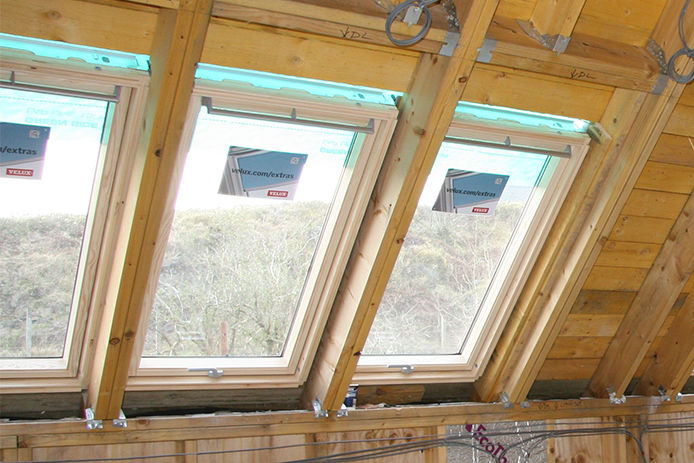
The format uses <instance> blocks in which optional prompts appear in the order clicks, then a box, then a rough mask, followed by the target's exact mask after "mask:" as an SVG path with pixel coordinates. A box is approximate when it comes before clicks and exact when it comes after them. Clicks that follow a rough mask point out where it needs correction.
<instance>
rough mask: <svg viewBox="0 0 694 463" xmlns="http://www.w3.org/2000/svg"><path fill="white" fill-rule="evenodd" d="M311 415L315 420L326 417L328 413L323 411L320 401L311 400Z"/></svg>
mask: <svg viewBox="0 0 694 463" xmlns="http://www.w3.org/2000/svg"><path fill="white" fill-rule="evenodd" d="M313 415H314V416H315V417H316V418H327V417H328V411H327V410H324V409H323V404H322V403H321V401H320V399H314V400H313Z"/></svg>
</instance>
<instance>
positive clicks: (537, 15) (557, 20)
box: [530, 0, 585, 37]
mask: <svg viewBox="0 0 694 463" xmlns="http://www.w3.org/2000/svg"><path fill="white" fill-rule="evenodd" d="M584 3H585V0H572V1H564V2H557V1H556V0H538V1H537V3H535V9H534V10H533V14H532V16H531V17H530V22H531V23H532V25H533V26H534V27H535V29H537V31H538V32H539V33H540V34H543V35H545V34H546V35H555V34H559V35H562V36H564V37H570V36H571V33H572V32H573V30H574V27H576V22H577V21H578V17H579V16H580V15H581V10H582V9H583V4H584Z"/></svg>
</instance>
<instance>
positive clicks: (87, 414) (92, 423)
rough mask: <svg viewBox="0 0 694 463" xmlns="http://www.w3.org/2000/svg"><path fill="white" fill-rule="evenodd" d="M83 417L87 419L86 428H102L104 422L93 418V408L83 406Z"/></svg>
mask: <svg viewBox="0 0 694 463" xmlns="http://www.w3.org/2000/svg"><path fill="white" fill-rule="evenodd" d="M84 418H85V419H86V420H87V423H86V425H87V429H88V430H90V431H91V430H92V429H104V422H103V421H102V420H95V419H94V409H93V408H85V409H84Z"/></svg>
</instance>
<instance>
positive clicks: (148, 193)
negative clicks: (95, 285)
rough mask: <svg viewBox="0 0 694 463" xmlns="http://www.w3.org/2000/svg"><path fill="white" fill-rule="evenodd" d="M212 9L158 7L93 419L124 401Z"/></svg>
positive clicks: (99, 355) (202, 4)
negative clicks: (148, 82)
mask: <svg viewBox="0 0 694 463" xmlns="http://www.w3.org/2000/svg"><path fill="white" fill-rule="evenodd" d="M211 8H212V1H211V0H191V1H189V2H186V3H185V4H184V5H182V8H181V9H179V10H162V11H160V13H159V21H158V25H157V33H156V39H155V44H154V45H155V46H154V49H153V52H152V80H151V86H150V94H149V95H148V100H147V103H146V107H145V115H146V116H145V118H146V119H145V124H144V133H143V134H142V135H141V143H142V147H141V148H140V149H139V151H140V152H139V153H138V161H136V166H135V167H134V170H135V172H138V173H139V172H141V177H140V178H141V179H142V180H141V183H139V184H138V183H137V182H134V183H133V184H132V185H131V189H132V195H131V196H130V201H129V202H127V203H126V205H125V210H126V211H129V212H127V213H125V214H124V217H128V218H129V219H128V220H129V222H128V220H124V222H126V223H127V224H126V225H125V227H126V230H124V231H123V233H122V234H121V240H120V241H119V242H118V243H117V244H116V247H117V249H118V250H119V251H117V255H118V254H120V255H121V261H122V263H123V264H122V265H123V267H122V272H114V274H115V275H114V276H113V278H112V280H111V282H112V283H111V285H110V287H109V290H108V293H109V296H107V298H108V301H107V304H106V308H105V312H104V315H103V318H102V327H101V330H100V333H99V336H98V337H97V339H96V349H95V350H96V353H95V361H94V367H93V371H92V375H91V380H90V384H89V389H88V398H87V406H88V407H91V408H93V409H94V411H95V415H96V418H97V419H112V418H117V417H118V414H119V410H120V408H121V403H122V399H123V393H124V390H125V383H126V380H127V377H128V368H129V365H130V363H131V356H132V353H133V347H134V342H135V337H136V334H137V333H138V332H139V330H140V329H142V327H141V326H140V319H141V312H142V310H144V308H143V301H144V298H145V294H146V287H147V286H148V285H149V284H150V283H151V281H152V279H153V278H154V277H153V275H152V273H153V272H152V267H153V265H152V264H153V261H154V250H155V247H156V246H157V243H159V242H160V241H161V240H164V241H165V240H166V234H167V233H168V229H167V227H165V226H164V224H165V222H166V221H165V218H164V214H165V211H166V205H167V204H171V203H172V201H173V197H174V196H175V189H176V185H175V183H176V182H175V180H174V174H175V173H176V172H177V170H178V169H179V168H180V167H181V166H182V159H181V156H180V155H179V149H178V148H179V145H180V143H181V135H182V127H183V121H184V119H185V116H186V113H187V108H188V102H189V100H190V95H191V92H192V89H193V81H194V73H195V64H196V63H197V62H198V61H199V59H200V55H201V53H202V48H203V42H204V37H205V33H206V31H207V25H208V22H209V14H210V11H211ZM127 228H129V229H127Z"/></svg>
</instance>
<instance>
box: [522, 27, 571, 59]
mask: <svg viewBox="0 0 694 463" xmlns="http://www.w3.org/2000/svg"><path fill="white" fill-rule="evenodd" d="M516 21H517V22H518V25H519V26H520V27H521V29H523V31H524V32H525V33H526V34H528V36H530V37H532V38H533V39H535V40H537V41H538V42H539V43H540V45H542V46H543V47H545V48H549V49H550V50H552V51H553V52H555V53H556V54H557V55H561V54H562V53H564V52H565V51H566V49H567V48H568V46H569V42H571V37H565V36H563V35H561V34H554V35H550V34H541V33H540V32H539V31H538V30H537V29H535V26H534V25H533V23H531V22H530V21H521V20H520V19H518V20H516Z"/></svg>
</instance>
